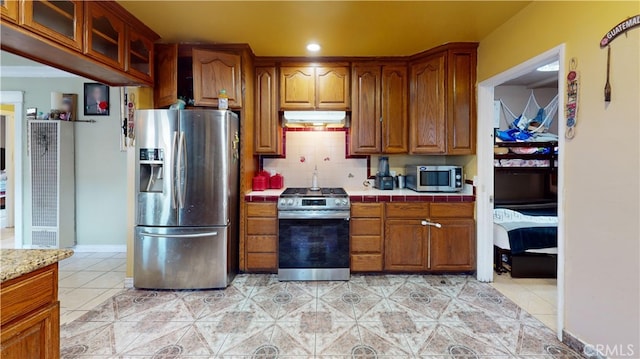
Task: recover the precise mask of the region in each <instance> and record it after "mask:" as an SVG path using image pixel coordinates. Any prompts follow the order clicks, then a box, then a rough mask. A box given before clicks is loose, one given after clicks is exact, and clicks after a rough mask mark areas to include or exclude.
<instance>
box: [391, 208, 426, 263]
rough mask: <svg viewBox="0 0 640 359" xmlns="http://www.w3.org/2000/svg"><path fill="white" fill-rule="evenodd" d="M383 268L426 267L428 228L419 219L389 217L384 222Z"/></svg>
mask: <svg viewBox="0 0 640 359" xmlns="http://www.w3.org/2000/svg"><path fill="white" fill-rule="evenodd" d="M384 236H385V243H384V269H385V270H390V271H423V270H426V269H427V261H428V260H427V259H428V255H429V253H428V229H427V227H426V226H423V225H422V224H421V222H420V220H417V219H412V220H403V219H389V220H387V221H386V223H385V234H384Z"/></svg>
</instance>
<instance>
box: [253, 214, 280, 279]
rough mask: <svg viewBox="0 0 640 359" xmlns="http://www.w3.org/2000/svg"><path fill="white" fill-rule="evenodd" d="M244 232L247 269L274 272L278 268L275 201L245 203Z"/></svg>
mask: <svg viewBox="0 0 640 359" xmlns="http://www.w3.org/2000/svg"><path fill="white" fill-rule="evenodd" d="M245 233H246V235H247V236H246V242H245V248H246V264H247V265H246V267H247V270H248V271H250V272H275V271H276V270H277V269H278V211H277V208H276V203H247V205H246V228H245Z"/></svg>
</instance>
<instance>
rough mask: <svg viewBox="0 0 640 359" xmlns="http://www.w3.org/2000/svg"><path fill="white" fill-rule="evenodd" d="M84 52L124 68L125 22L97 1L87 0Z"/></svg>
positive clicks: (108, 63)
mask: <svg viewBox="0 0 640 359" xmlns="http://www.w3.org/2000/svg"><path fill="white" fill-rule="evenodd" d="M84 4H85V5H86V7H87V9H86V12H87V14H86V21H85V39H86V40H85V41H86V42H85V46H84V53H85V54H87V55H88V56H90V57H93V58H95V59H96V60H99V61H101V62H103V63H105V64H107V65H110V66H112V67H115V68H117V69H119V70H123V71H124V69H125V63H124V58H125V23H124V21H123V20H122V19H121V18H119V17H117V16H115V14H113V13H112V12H110V11H109V10H108V9H107V8H106V7H104V6H103V5H102V3H101V2H99V1H87V2H85V3H84Z"/></svg>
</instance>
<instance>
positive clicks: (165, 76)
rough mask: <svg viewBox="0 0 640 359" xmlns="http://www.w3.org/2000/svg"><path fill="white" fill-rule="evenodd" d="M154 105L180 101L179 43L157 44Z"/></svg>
mask: <svg viewBox="0 0 640 359" xmlns="http://www.w3.org/2000/svg"><path fill="white" fill-rule="evenodd" d="M153 96H154V107H155V108H162V107H167V106H170V105H171V104H173V103H175V102H176V101H178V44H156V45H155V86H154V88H153Z"/></svg>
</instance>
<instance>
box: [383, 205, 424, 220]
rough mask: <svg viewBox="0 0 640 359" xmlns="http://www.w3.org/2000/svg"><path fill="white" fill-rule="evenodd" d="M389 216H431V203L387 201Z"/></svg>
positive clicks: (421, 217) (420, 217)
mask: <svg viewBox="0 0 640 359" xmlns="http://www.w3.org/2000/svg"><path fill="white" fill-rule="evenodd" d="M386 206H387V208H386V210H387V217H388V218H419V219H425V218H427V217H429V203H427V202H404V203H387V204H386Z"/></svg>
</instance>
